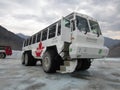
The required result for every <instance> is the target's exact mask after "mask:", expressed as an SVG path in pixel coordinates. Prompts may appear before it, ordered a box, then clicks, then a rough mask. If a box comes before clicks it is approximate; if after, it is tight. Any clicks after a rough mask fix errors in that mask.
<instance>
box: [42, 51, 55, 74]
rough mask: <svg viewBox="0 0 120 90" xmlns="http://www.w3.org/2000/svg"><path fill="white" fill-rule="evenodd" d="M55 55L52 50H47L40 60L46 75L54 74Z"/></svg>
mask: <svg viewBox="0 0 120 90" xmlns="http://www.w3.org/2000/svg"><path fill="white" fill-rule="evenodd" d="M55 55H56V53H55V52H54V50H48V51H46V52H45V53H44V55H43V59H42V67H43V70H44V71H45V72H46V73H54V72H56V65H55V59H54V57H55Z"/></svg>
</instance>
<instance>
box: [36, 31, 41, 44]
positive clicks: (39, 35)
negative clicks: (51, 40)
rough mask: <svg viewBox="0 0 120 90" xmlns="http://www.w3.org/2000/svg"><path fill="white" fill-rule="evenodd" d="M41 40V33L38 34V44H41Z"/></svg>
mask: <svg viewBox="0 0 120 90" xmlns="http://www.w3.org/2000/svg"><path fill="white" fill-rule="evenodd" d="M40 38H41V32H39V33H38V34H37V42H40Z"/></svg>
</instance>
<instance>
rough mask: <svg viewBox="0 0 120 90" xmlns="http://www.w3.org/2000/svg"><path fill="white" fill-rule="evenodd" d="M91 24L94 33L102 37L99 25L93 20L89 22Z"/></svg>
mask: <svg viewBox="0 0 120 90" xmlns="http://www.w3.org/2000/svg"><path fill="white" fill-rule="evenodd" d="M89 22H90V27H91V31H92V33H94V34H98V35H101V30H100V27H99V24H98V23H97V22H95V21H92V20H89Z"/></svg>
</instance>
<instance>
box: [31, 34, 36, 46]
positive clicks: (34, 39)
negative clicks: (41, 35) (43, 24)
mask: <svg viewBox="0 0 120 90" xmlns="http://www.w3.org/2000/svg"><path fill="white" fill-rule="evenodd" d="M34 43H36V35H34V36H33V41H32V44H34Z"/></svg>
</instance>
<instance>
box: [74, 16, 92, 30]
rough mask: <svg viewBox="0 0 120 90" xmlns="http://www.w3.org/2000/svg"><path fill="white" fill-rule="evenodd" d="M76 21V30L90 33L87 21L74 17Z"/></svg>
mask: <svg viewBox="0 0 120 90" xmlns="http://www.w3.org/2000/svg"><path fill="white" fill-rule="evenodd" d="M76 19H77V28H78V30H80V31H84V32H90V30H89V27H88V22H87V19H85V18H83V17H80V16H76Z"/></svg>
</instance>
